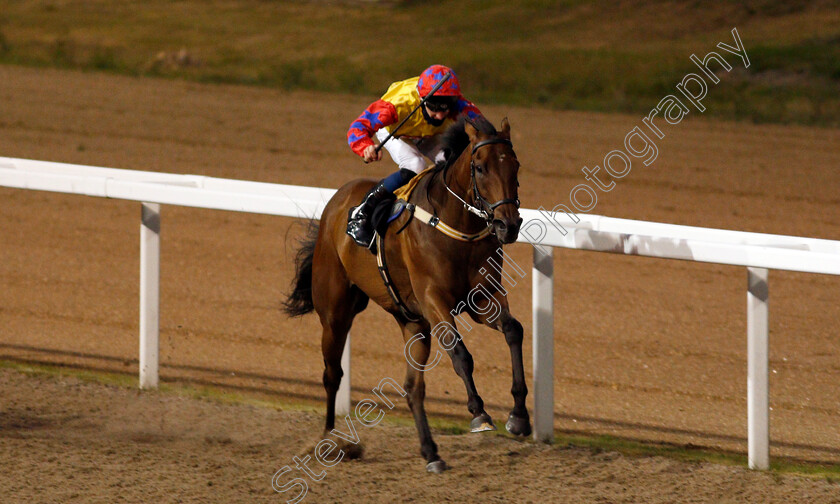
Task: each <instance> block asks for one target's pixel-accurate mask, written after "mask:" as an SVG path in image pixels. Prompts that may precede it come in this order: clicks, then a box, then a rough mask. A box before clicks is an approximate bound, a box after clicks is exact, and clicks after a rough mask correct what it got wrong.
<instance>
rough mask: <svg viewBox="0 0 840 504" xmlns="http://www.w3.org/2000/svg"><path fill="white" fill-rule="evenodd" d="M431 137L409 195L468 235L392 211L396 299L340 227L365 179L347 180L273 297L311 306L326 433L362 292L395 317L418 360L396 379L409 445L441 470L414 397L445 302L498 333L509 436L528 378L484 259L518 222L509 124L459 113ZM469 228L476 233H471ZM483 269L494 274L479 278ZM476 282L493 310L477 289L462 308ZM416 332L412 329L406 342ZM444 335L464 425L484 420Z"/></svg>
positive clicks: (468, 372) (389, 241) (468, 377)
mask: <svg viewBox="0 0 840 504" xmlns="http://www.w3.org/2000/svg"><path fill="white" fill-rule="evenodd" d="M441 144H442V145H443V146H444V149H443V150H444V152H447V153H449V154H448V161H447V162H446V163H444V164H443V165H439V166H437V167H436V168H435V169H434V170H433V172H432V173H431V174H430V175H426V176H424V177H423V178H421V179H420V180H419V182H418V183H417V186H416V188H415V190H414V191H413V192H412V194H411V197H410V198H409V203H412V204H414V205H416V206H417V208H418V210H419V209H420V208H423V209H424V210H426V211H427V212H429V213H431V214H434V215H435V216H436V217H437V218H439V223H440V224H443V223H445V224H446V225H448V227H449V228H453V229H455V230H458V231H460V232H461V233H462V235H472V239H471V241H462V240H459V239H456V238H453V237H451V236H448V235H446V234H443V233H442V232H440V231H439V230H438V229H436V228H435V227H431V226H430V225H426V224H424V223H423V222H420V221H419V220H418V219H417V218H416V217H413V216H412V215H410V214H409V212H403V213H402V214H401V215H400V217H398V218H397V219H396V220H395V221H394V222H393V223H392V224H391V226H392V227H393V228H394V229H400V232H399V233H394V232H387V233H386V234H385V236H384V237H383V238H382V241H381V244H382V245H381V246H382V247H383V250H384V251H385V260H386V262H387V264H388V268H389V272H390V275H391V282H392V285H393V286H394V287H395V288H396V291H397V292H398V293H399V294H400V296H399V297H401V298H402V302H403V304H404V306H403V307H402V308H401V307H400V306H399V305H398V304H397V303H396V302H395V299H399V297H397V298H395V297H392V295H390V294H389V292H388V290H387V288H386V285H385V283H384V282H383V279H382V278H381V277H380V273H379V271H378V269H377V261H376V260H375V259H376V258H375V257H374V256H373V255H371V253H370V251H369V250H368V249H365V248H364V247H360V246H358V245H356V243H354V242H353V240H352V239H351V238H350V237H349V236H348V235H347V234H346V233H345V228H346V224H347V215H348V211H349V209H350V208H351V207H352V206H354V205H356V204H357V203H358V202H359V201H361V199H362V197H363V196H364V195H365V194H366V193H367V191H368V190H369V189H370V188H371V187H372V186H373V184H374V183H375V181H374V180H371V179H357V180H353V181H351V182H349V183H347V184H346V185H344V186H343V187H341V188H340V189H339V190H338V191H337V192H336V193H335V195H334V196H333V197H332V198H331V199H330V201H329V202H328V203H327V205H326V207H325V208H324V211H323V213H322V216H321V221H320V224H316V223H314V221H313V224H312V227H311V229H310V233H309V234H308V236H307V237H306V238H304V241H303V243H302V246H301V248H300V249H299V250H298V253H297V264H296V275H295V279H294V281H293V288H294V290H293V291H292V293H291V294H290V295H289V297H288V299H287V300H286V301H285V303H284V304H285V311H286V312H287V313H288V314H289V315H292V316H300V315H303V314H306V313H309V312H311V311H313V310H314V311H315V312H317V314H318V316H319V317H320V321H321V325H322V328H323V332H322V336H321V350H322V352H323V355H324V366H325V369H324V376H323V381H324V388H325V389H326V393H327V413H326V425H325V432H329V431H331V430H332V429H333V428H334V426H335V397H336V393H337V391H338V387H339V383H340V381H341V377H342V375H343V371H342V369H341V355H342V353H343V351H344V343H345V341H346V338H347V333H348V331H349V330H350V326H351V324H352V323H353V318H354V317H355V316H356V315H357V314H358V313H360V312H361V311H363V310H364V309H365V308H366V307H367V305H368V301H369V300H370V299H372V300H373V301H374V302H375V303H376V304H378V305H380V306H381V307H382V308H384V309H385V310H386V311H387V312H389V313H390V314H391V315H392V316H393V317H394V319H395V320H396V322H397V324H398V325H399V326H400V329H401V330H402V333H403V339H404V341H406V342H408V341H409V340H412V344H411V345H408V346H406V353H407V357H410V359H411V360H413V361H414V363H415V364H419V365H420V366H421V367H419V368H418V366H415V365H412V364H411V363H408V366H407V372H406V378H405V383H404V388H405V391H406V392H407V395H406V398H407V401H408V406H409V408H410V410H411V412H412V414H413V416H414V422H415V425H416V427H417V432H418V435H419V437H420V447H421V449H420V452H421V454H422V456H423V457H424V458H425V460H426V469H427V470H428V471H429V472H434V473H439V472H442V471H443V470H444V469H446V464H445V463H444V461H443V460H442V459H441V458H440V456H439V455H438V449H437V445H436V444H435V442H434V441H433V440H432V435H431V432H430V430H429V424H428V421H427V419H426V412H425V408H424V405H423V401H424V398H425V388H426V387H425V382H424V379H423V372H422V371H421V370H420V369H423V367H422V366H425V364H426V362H427V361H428V358H429V354H430V349H431V343H432V338H433V334H434V335H435V336H438V337H441V336H440V335H439V334H436V333H437V331H434V330H433V328H436V327H438V326H439V324H441V323H445V324H449V326H448V327H451V328H453V329H454V328H455V320H454V314H457V311H455V310H454V309H455V308H456V307H458V306H461V307H463V306H467V310H466V311H468V313H469V314H470V317H472V319H473V320H475V321H477V322H479V323H482V324H485V325H487V326H489V327H492V328H493V329H496V330H498V331H501V332H502V333H504V336H505V340H506V342H507V344H508V347H509V349H510V356H511V363H512V368H513V386H512V388H511V393H512V395H513V401H514V406H513V409H512V410H511V412H510V415H509V417H508V421H507V423H506V428H507V430H508V431H509V432H511V433H512V434H514V435H521V436H527V435H529V434H530V432H531V423H530V418H529V416H528V410H527V408H526V406H525V397H526V395H527V393H528V389H527V386H526V384H525V372H524V367H523V363H522V337H523V330H522V324H520V323H519V321H517V320H516V319H515V318H514V317H513V316H512V315H511V314H510V311H509V308H508V302H507V298H506V297H505V295H504V294H505V293H504V292H501V291H503V290H504V288H503V287H502V289H501V291H500V289H498V288H496V287H495V285H498V286H500V287H501V284H500V283H499V280H500V276H501V273H500V272H499V271H497V270H493V269H492V268H488V267H486V266H487V261H488V259H489V258H490V257H491V255H496V254H497V253H498V249H499V248H500V247H501V245H502V244H508V243H512V242H514V241H516V238H517V236H518V234H519V227H520V225H521V223H522V219H521V218H520V217H519V200H518V187H519V182H518V179H517V175H518V171H519V161H518V160H517V158H516V154H515V153H514V151H513V145H512V143H511V141H510V124H509V122H508V120H507V118H505V119H504V120H503V121H502V124H501V131H496V128H495V127H494V126H493V125H492V124H491V123H490V122H489V121H487V120H486V119H484V118H483V117H479V118H477V119H473V120H469V119H464V118H462V119H461V120H459V121H458V122H456V123H455V125H453V126H452V127H450V128H449V130H447V131H446V132H445V133H444V134H443V135H442V139H441ZM453 160H454V161H453ZM490 201H495V203H490ZM468 210H469V211H468ZM435 223H436V224H437V222H435ZM403 228H404V229H403ZM487 231H490V232H489V233H488V232H487ZM478 236H483V238H481V239H477V238H476V237H478ZM497 257H498V256H497ZM490 277H492V278H493V279H495V280H496V281H495V282H492V281H490V282H487V281H484V279H485V278H490ZM482 282H483V284H482V285H483V287H484V288H485V289H487V290H486V292H489V294H490V295H492V297H493V298H494V301H493V302H495V303H497V306H499V307H500V308H501V311H500V312H498V311H494V313H493V314H495V315H496V316H493V317H491V313H489V312H490V310H486V309H484V308H485V307H486V306H487V305H488V304H489V303H491V301H490V299H489V298H487V299H485V300H484V301H485V302H484V303H483V304H484V306H477V305H476V304H473V305H472V306H471V307H470V306H468V305H467V304H466V303H465V301H466V300H467V299H466V298H467V296H468V294H469V293H470V291H471V290H472V289H474V288H475V287H476V286H477V285H478V284H480V283H482ZM474 297H475V296H473V298H474ZM472 301H474V299H472ZM474 308H478V309H474ZM482 313H483V315H482ZM410 314H415V315H414V317H412V316H410ZM415 319H416V320H415ZM416 338H419V340H417V341H414V339H416ZM455 339H456V342H455V343H454V344H452V343H451V342H450V343H449V344H443V341H441V342H440V343H441V346H442V347H443V348H444V349H446V350H447V353H448V355H449V357H450V359H451V361H452V365H453V366H454V368H455V372H456V373H457V374H458V376H460V377H461V379H462V380H463V381H464V384H465V386H466V390H467V408H468V410H469V412H470V414H471V415H472V417H473V419H472V421H471V423H470V429H471V431H472V432H480V431H483V430H494V429H495V426H494V425H493V421H492V419H491V418H490V416H489V415H488V414H487V412H486V411H485V410H484V402H483V401H482V399H481V397H480V396H479V394H478V392H477V391H476V387H475V384H474V382H473V358H472V356H471V355H470V352H469V351H468V350H467V347H466V346H465V345H464V342H463V340H462V339H461V338H460V337H457V338H455ZM409 354H410V355H409Z"/></svg>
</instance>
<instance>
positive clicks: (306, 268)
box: [283, 220, 318, 317]
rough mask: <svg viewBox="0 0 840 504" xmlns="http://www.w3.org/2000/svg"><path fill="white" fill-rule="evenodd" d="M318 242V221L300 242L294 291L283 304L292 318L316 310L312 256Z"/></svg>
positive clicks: (293, 283) (313, 222) (312, 223)
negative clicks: (313, 293)
mask: <svg viewBox="0 0 840 504" xmlns="http://www.w3.org/2000/svg"><path fill="white" fill-rule="evenodd" d="M317 241H318V221H315V220H313V221H311V222H310V224H309V229H308V230H307V231H306V236H304V237H303V239H301V241H300V249H298V251H297V257H296V258H295V279H294V281H293V282H292V285H293V286H294V289H293V290H292V293H291V294H289V296H288V298H287V299H286V300H285V301H284V302H283V311H284V312H286V314H288V315H290V316H292V317H300V316H301V315H306V314H307V313H309V312H311V311H312V310H314V309H315V305H314V303H313V302H312V256H313V255H315V242H317Z"/></svg>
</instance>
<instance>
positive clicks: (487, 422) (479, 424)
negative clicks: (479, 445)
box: [470, 413, 496, 432]
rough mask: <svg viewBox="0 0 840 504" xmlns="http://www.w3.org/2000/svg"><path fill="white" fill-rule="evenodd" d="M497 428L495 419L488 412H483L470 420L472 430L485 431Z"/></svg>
mask: <svg viewBox="0 0 840 504" xmlns="http://www.w3.org/2000/svg"><path fill="white" fill-rule="evenodd" d="M493 430H496V426H495V425H493V419H492V418H490V415H488V414H487V413H482V414H480V415H478V416H477V417H475V418H473V419H472V421H470V432H485V431H493Z"/></svg>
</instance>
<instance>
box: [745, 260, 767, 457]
mask: <svg viewBox="0 0 840 504" xmlns="http://www.w3.org/2000/svg"><path fill="white" fill-rule="evenodd" d="M747 285H748V289H747V424H748V427H747V428H748V431H747V439H748V451H749V458H748V460H749V467H750V469H769V468H770V394H769V387H768V374H767V368H768V360H769V346H770V345H769V338H768V332H769V329H768V323H767V313H768V310H767V299H768V297H769V293H770V288H769V286H768V284H767V269H766V268H749V267H748V268H747Z"/></svg>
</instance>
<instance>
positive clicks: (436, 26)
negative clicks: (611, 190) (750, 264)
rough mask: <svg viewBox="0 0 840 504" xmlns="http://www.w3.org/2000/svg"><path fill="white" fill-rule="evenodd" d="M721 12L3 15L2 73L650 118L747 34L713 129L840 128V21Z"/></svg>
mask: <svg viewBox="0 0 840 504" xmlns="http://www.w3.org/2000/svg"><path fill="white" fill-rule="evenodd" d="M710 4H712V3H706V2H701V3H695V4H692V5H691V6H687V5H685V3H684V2H673V1H670V2H669V1H665V2H663V1H656V2H645V1H642V0H634V1H625V2H615V1H612V2H607V1H596V2H582V1H574V0H567V1H560V2H554V1H540V0H518V1H501V0H490V1H488V0H482V1H478V0H467V1H455V0H441V1H435V2H420V1H408V0H406V1H389V2H382V1H380V2H376V1H355V2H327V1H297V2H279V1H278V2H275V1H260V0H229V1H199V0H184V1H176V2H172V1H169V0H148V1H144V2H137V1H131V2H128V1H111V0H61V1H59V0H44V1H33V2H16V1H11V0H0V63H7V64H20V65H31V66H51V67H60V68H75V69H84V70H97V71H108V72H115V73H121V74H128V75H151V76H167V77H174V78H184V79H192V80H196V81H202V82H224V83H242V84H250V85H260V86H270V87H277V88H281V89H308V90H315V91H327V92H349V93H357V94H363V95H365V96H369V97H374V96H378V95H380V94H381V93H382V92H383V91H384V89H385V88H386V87H387V85H388V84H389V83H390V82H392V81H393V80H395V79H397V78H401V77H404V76H410V75H416V74H417V73H418V72H419V71H420V70H421V69H423V68H425V67H426V66H427V65H429V64H431V63H435V62H440V63H444V64H448V65H450V66H453V67H454V68H455V69H456V70H457V71H458V73H459V76H460V78H461V80H462V81H463V83H464V86H465V89H466V92H467V95H468V96H469V97H470V98H472V99H473V100H474V101H476V102H479V103H504V104H518V105H537V106H547V107H555V108H561V109H577V110H591V111H621V112H634V113H644V114H646V113H647V112H648V111H650V109H651V108H652V107H654V106H655V105H656V104H657V103H658V102H659V100H660V99H661V98H662V97H664V96H665V95H667V94H669V93H675V87H674V86H675V85H676V83H678V82H679V81H680V80H681V79H682V78H683V76H685V75H686V73H688V72H697V71H698V70H697V68H696V67H695V66H694V65H693V64H692V63H691V61H690V60H689V56H690V55H691V54H692V53H694V54H697V55H698V56H699V57H701V58H702V57H703V56H704V55H705V54H706V53H708V52H709V51H712V50H717V51H720V50H719V49H716V48H715V46H716V44H717V43H718V42H725V43H728V44H730V45H732V44H733V42H732V36H731V34H730V31H731V29H732V28H733V27H737V28H738V32H739V33H740V35H741V38H742V41H743V43H744V46H745V48H746V51H747V53H748V56H749V59H750V63H751V65H750V67H749V68H748V69H745V68H743V65H742V64H741V62H740V61H739V60H738V58H737V57H735V56H732V55H727V56H729V58H728V59H729V61H730V63H732V64H733V67H735V69H733V71H732V72H729V73H727V72H723V74H726V75H725V76H724V80H723V82H722V83H721V84H718V85H717V86H713V87H711V88H710V89H709V93H708V96H707V97H706V99H705V101H704V104H705V105H706V106H707V111H706V112H705V115H710V116H716V117H721V118H727V119H736V120H751V121H756V122H781V123H801V124H816V125H825V126H840V10H838V9H836V8H833V7H831V6H830V5H817V6H812V5H810V3H809V2H800V1H794V2H790V1H782V0H748V1H738V2H735V1H723V2H716V3H714V4H712V5H710ZM739 67H740V69H739Z"/></svg>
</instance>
